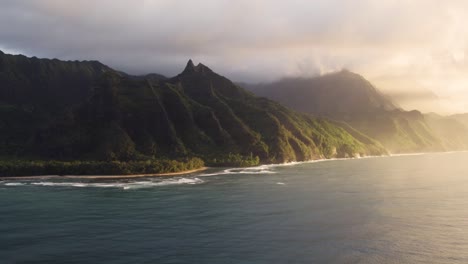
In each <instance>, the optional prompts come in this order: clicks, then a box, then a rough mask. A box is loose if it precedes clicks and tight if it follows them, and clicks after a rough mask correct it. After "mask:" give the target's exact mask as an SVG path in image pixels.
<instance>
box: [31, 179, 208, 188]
mask: <svg viewBox="0 0 468 264" xmlns="http://www.w3.org/2000/svg"><path fill="white" fill-rule="evenodd" d="M203 182H204V181H203V180H201V179H199V178H171V179H166V180H162V181H161V180H153V179H152V180H146V181H128V182H102V183H95V182H49V181H48V182H33V183H31V184H32V185H35V186H49V187H78V188H85V187H90V188H122V189H124V190H129V189H139V188H151V187H157V186H167V185H178V184H200V183H203Z"/></svg>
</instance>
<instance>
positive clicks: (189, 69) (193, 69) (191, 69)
mask: <svg viewBox="0 0 468 264" xmlns="http://www.w3.org/2000/svg"><path fill="white" fill-rule="evenodd" d="M209 72H213V71H212V70H211V69H210V68H208V67H207V66H206V65H204V64H202V63H198V64H197V65H196V66H195V64H194V63H193V61H192V59H189V61H188V62H187V66H185V69H184V70H183V71H182V74H192V73H202V74H204V73H209Z"/></svg>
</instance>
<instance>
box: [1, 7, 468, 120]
mask: <svg viewBox="0 0 468 264" xmlns="http://www.w3.org/2000/svg"><path fill="white" fill-rule="evenodd" d="M466 14H468V1H466V0H444V1H440V0H314V1H312V0H288V1H284V0H282V1H277V0H197V1H180V0H80V1H71V0H70V1H64V0H0V49H1V50H3V51H4V52H6V53H21V54H25V55H28V56H37V57H46V58H59V59H65V60H89V59H96V60H100V61H101V62H103V63H105V64H107V65H109V66H111V67H113V68H115V69H118V70H122V71H125V72H128V73H131V74H144V73H151V72H157V73H161V74H164V75H166V76H174V75H176V74H177V73H179V72H181V71H182V70H183V68H184V66H185V64H186V62H187V61H188V59H190V58H191V59H193V60H194V61H195V62H202V63H203V64H205V65H208V66H209V67H210V68H212V69H213V70H215V71H216V72H218V73H220V74H222V75H225V76H226V77H228V78H230V79H232V80H234V81H238V82H269V81H274V80H277V79H280V78H282V77H295V76H301V77H309V76H316V75H320V74H325V73H328V72H333V71H338V70H341V69H343V68H346V69H348V70H351V71H354V72H356V73H359V74H361V75H363V76H364V77H366V78H367V79H369V80H370V81H371V82H373V83H374V84H375V85H376V86H377V87H378V88H379V89H381V90H383V91H384V92H386V93H388V94H390V95H392V96H394V98H399V99H398V100H399V102H400V104H402V106H403V107H405V108H421V110H423V111H426V112H427V111H438V112H440V113H451V112H468V74H467V73H468V26H466V25H468V16H466ZM434 98H436V99H437V100H436V99H434ZM435 101H436V102H435ZM422 108H424V109H422Z"/></svg>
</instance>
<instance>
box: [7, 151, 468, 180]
mask: <svg viewBox="0 0 468 264" xmlns="http://www.w3.org/2000/svg"><path fill="white" fill-rule="evenodd" d="M460 152H468V150H459V151H440V152H415V153H399V154H392V153H390V154H388V155H379V156H372V155H370V156H362V157H350V158H329V159H326V158H322V159H314V160H307V161H293V162H286V163H270V164H259V165H257V166H252V167H220V169H222V168H224V169H225V170H226V168H227V170H234V169H247V170H248V169H253V168H259V167H281V166H294V165H298V164H304V163H316V162H325V161H339V160H358V159H369V158H392V157H401V156H415V155H425V154H449V153H460ZM209 168H210V167H201V168H198V169H193V170H186V171H180V172H168V173H149V174H123V175H63V176H60V175H35V176H32V175H31V176H2V177H0V180H28V179H29V180H32V179H100V180H105V179H114V180H115V179H134V178H151V177H171V176H179V175H186V174H191V173H196V172H202V171H205V170H207V169H209ZM213 174H218V173H213Z"/></svg>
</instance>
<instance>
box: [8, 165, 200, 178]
mask: <svg viewBox="0 0 468 264" xmlns="http://www.w3.org/2000/svg"><path fill="white" fill-rule="evenodd" d="M206 169H208V167H202V168H198V169H194V170H186V171H179V172H168V173H149V174H126V175H63V176H59V175H37V176H12V177H0V180H14V179H18V180H20V179H21V180H24V179H39V178H42V179H131V178H144V177H170V176H178V175H185V174H190V173H195V172H200V171H204V170H206Z"/></svg>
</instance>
